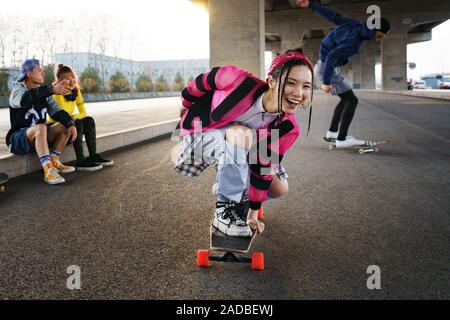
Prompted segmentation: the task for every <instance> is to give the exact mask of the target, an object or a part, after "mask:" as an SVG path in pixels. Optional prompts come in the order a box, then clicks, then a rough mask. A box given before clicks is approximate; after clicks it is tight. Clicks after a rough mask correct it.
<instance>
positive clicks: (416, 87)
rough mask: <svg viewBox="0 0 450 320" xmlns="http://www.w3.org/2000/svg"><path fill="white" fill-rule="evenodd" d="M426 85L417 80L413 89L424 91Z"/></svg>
mask: <svg viewBox="0 0 450 320" xmlns="http://www.w3.org/2000/svg"><path fill="white" fill-rule="evenodd" d="M426 88H427V84H426V83H425V81H423V80H417V81H416V82H414V89H426Z"/></svg>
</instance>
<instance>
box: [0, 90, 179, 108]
mask: <svg viewBox="0 0 450 320" xmlns="http://www.w3.org/2000/svg"><path fill="white" fill-rule="evenodd" d="M180 95H181V92H179V91H164V92H124V93H83V100H84V102H103V101H118V100H136V99H151V98H166V97H179V96H180ZM0 108H9V97H0Z"/></svg>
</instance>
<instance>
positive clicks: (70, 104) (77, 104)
mask: <svg viewBox="0 0 450 320" xmlns="http://www.w3.org/2000/svg"><path fill="white" fill-rule="evenodd" d="M53 98H54V99H55V100H56V102H57V103H58V105H59V106H60V107H61V109H63V110H64V111H66V112H67V113H68V114H70V116H71V117H72V118H74V119H75V120H81V119H83V118H86V117H87V116H88V114H87V112H86V108H85V106H84V101H83V96H82V95H81V92H80V91H78V95H77V99H76V100H75V101H68V100H66V99H65V98H64V96H62V95H56V94H55V95H53ZM75 108H76V109H78V113H77V114H75ZM47 122H48V123H52V124H53V123H55V122H56V121H55V120H53V119H52V118H50V117H49V116H48V115H47Z"/></svg>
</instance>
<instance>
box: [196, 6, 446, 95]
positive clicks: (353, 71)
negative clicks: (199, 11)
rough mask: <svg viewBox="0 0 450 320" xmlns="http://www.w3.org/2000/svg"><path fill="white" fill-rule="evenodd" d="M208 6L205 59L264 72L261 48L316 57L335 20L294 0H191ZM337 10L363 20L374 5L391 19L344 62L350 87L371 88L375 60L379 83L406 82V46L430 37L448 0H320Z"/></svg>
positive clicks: (397, 86)
mask: <svg viewBox="0 0 450 320" xmlns="http://www.w3.org/2000/svg"><path fill="white" fill-rule="evenodd" d="M193 2H201V3H203V4H204V5H205V6H206V7H207V8H208V11H209V17H210V18H209V21H210V22H209V23H210V26H209V27H210V64H211V66H218V65H225V64H234V65H237V66H239V67H242V68H244V69H247V70H249V71H251V72H253V73H254V74H256V75H259V76H261V77H264V52H265V51H272V52H273V54H274V55H275V54H276V53H277V52H283V51H285V50H286V49H289V48H296V47H303V49H304V51H305V53H306V54H307V55H308V56H310V57H311V58H312V59H313V60H314V61H315V62H316V61H318V59H319V48H320V42H321V41H322V39H323V38H324V37H325V36H326V35H327V33H328V32H329V31H330V30H331V29H332V28H333V27H334V25H333V24H332V23H330V22H328V21H327V20H325V19H324V18H322V17H320V16H319V15H317V14H316V13H314V12H312V11H310V10H308V9H301V8H298V7H297V6H296V0H245V1H242V0H227V1H223V0H193ZM321 3H322V4H323V5H325V6H327V7H329V8H330V9H332V10H335V11H338V12H340V13H341V14H342V15H345V16H350V17H353V18H356V19H359V20H361V21H366V20H367V18H368V17H369V14H367V13H366V11H367V8H368V6H370V5H377V6H379V7H380V9H381V15H382V16H384V17H386V18H388V19H389V21H390V23H391V33H390V34H389V35H388V37H386V38H385V39H384V40H382V41H381V42H376V41H374V40H372V41H366V42H365V43H364V44H363V46H362V48H361V50H360V52H359V54H357V55H356V56H354V57H353V59H352V62H351V63H350V64H349V65H347V66H346V67H345V68H344V70H343V71H344V73H345V74H346V76H347V78H348V80H349V81H350V82H351V83H353V87H354V88H363V89H374V88H375V64H377V63H381V65H382V89H384V90H404V89H405V88H406V81H407V76H406V71H407V60H406V46H407V45H408V44H410V43H417V42H422V41H428V40H431V29H432V28H434V27H435V26H437V25H438V24H440V23H442V22H444V21H446V20H447V19H449V18H450V1H448V0H428V1H422V0H384V1H371V0H322V1H321Z"/></svg>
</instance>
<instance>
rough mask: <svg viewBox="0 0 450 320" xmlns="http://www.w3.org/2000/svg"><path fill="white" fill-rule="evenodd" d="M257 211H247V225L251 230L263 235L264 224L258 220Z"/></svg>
mask: <svg viewBox="0 0 450 320" xmlns="http://www.w3.org/2000/svg"><path fill="white" fill-rule="evenodd" d="M258 211H259V210H253V209H248V215H247V224H248V226H249V227H250V229H252V230H256V231H257V232H258V233H263V231H264V228H265V224H264V223H262V222H261V221H259V220H258Z"/></svg>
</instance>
